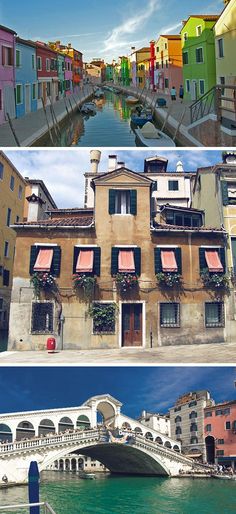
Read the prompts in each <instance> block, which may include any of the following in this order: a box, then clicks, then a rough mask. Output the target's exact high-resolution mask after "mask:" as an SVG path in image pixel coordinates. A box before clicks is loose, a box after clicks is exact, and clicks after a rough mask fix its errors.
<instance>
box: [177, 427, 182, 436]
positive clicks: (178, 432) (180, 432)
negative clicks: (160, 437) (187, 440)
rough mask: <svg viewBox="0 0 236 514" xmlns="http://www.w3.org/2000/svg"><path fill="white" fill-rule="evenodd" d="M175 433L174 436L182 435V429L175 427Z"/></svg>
mask: <svg viewBox="0 0 236 514" xmlns="http://www.w3.org/2000/svg"><path fill="white" fill-rule="evenodd" d="M175 433H176V435H180V434H182V428H181V427H176V429H175Z"/></svg>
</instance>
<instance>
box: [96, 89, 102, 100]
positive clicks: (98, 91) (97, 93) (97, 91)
mask: <svg viewBox="0 0 236 514" xmlns="http://www.w3.org/2000/svg"><path fill="white" fill-rule="evenodd" d="M94 96H95V98H101V97H102V96H104V91H103V90H102V89H97V90H96V91H95V93H94Z"/></svg>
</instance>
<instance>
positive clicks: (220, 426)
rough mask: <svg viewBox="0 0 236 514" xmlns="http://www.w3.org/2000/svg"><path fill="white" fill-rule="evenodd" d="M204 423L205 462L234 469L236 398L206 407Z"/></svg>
mask: <svg viewBox="0 0 236 514" xmlns="http://www.w3.org/2000/svg"><path fill="white" fill-rule="evenodd" d="M204 425H205V427H204V430H205V443H206V457H207V462H209V464H214V463H218V464H223V465H225V466H231V467H232V468H233V469H235V470H236V400H232V401H230V402H224V403H220V404H217V405H214V406H211V407H206V408H205V412H204Z"/></svg>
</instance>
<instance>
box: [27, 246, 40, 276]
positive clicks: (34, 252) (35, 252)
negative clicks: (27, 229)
mask: <svg viewBox="0 0 236 514" xmlns="http://www.w3.org/2000/svg"><path fill="white" fill-rule="evenodd" d="M38 253H39V246H35V245H33V246H31V249H30V266H29V274H30V275H33V273H34V265H35V261H36V259H37V256H38Z"/></svg>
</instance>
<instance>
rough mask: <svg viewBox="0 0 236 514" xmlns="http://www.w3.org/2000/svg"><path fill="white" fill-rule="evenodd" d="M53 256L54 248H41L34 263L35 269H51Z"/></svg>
mask: <svg viewBox="0 0 236 514" xmlns="http://www.w3.org/2000/svg"><path fill="white" fill-rule="evenodd" d="M52 258H53V249H52V248H40V250H39V253H38V256H37V259H36V262H35V265H34V271H50V269H51V265H52Z"/></svg>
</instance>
